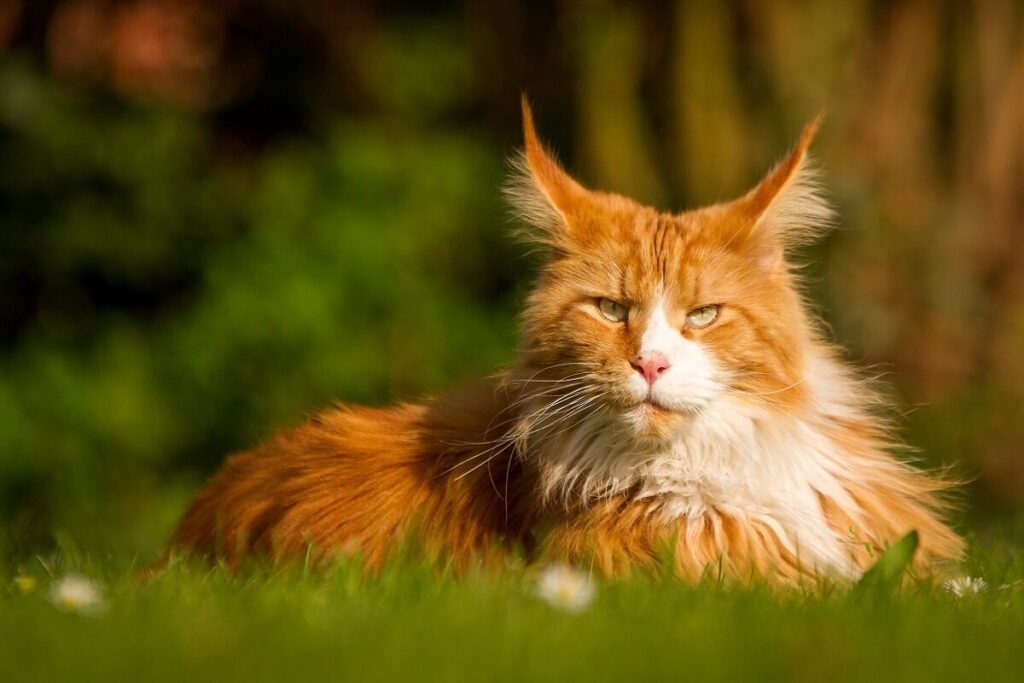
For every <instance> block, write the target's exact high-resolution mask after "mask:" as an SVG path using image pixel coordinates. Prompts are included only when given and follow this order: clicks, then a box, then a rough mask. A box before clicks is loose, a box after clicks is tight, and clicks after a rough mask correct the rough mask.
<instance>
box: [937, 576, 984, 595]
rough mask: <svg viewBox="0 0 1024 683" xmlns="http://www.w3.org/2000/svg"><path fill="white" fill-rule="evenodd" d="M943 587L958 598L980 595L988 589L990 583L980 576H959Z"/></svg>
mask: <svg viewBox="0 0 1024 683" xmlns="http://www.w3.org/2000/svg"><path fill="white" fill-rule="evenodd" d="M942 586H943V588H945V589H946V590H947V591H949V592H950V593H952V594H953V595H955V596H956V597H958V598H963V597H967V596H969V595H978V594H979V593H984V592H985V591H986V590H987V589H988V583H987V582H986V581H985V579H983V578H981V577H980V576H957V577H955V578H952V579H949V580H948V581H946V583H944V584H942Z"/></svg>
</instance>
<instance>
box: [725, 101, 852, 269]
mask: <svg viewBox="0 0 1024 683" xmlns="http://www.w3.org/2000/svg"><path fill="white" fill-rule="evenodd" d="M821 119H822V117H821V116H820V115H819V116H817V117H816V118H814V119H812V120H811V121H810V122H809V123H808V124H807V125H806V126H805V127H804V130H803V132H802V133H801V135H800V139H799V140H798V141H797V143H796V145H795V146H794V148H793V150H792V151H791V152H790V153H789V155H788V156H786V158H785V159H783V160H782V161H781V162H779V163H778V164H777V165H776V166H775V167H774V168H773V169H772V170H771V171H769V172H768V175H766V176H765V177H764V179H762V180H761V182H760V183H758V184H757V186H756V187H754V189H752V190H751V191H750V192H748V193H747V194H746V195H744V196H743V197H741V198H740V199H738V200H736V202H735V203H734V208H735V210H736V211H738V212H739V214H740V215H739V219H740V220H739V221H738V226H739V227H738V231H739V234H738V235H733V236H730V238H731V241H733V243H734V244H737V245H743V246H745V247H746V248H747V249H748V250H749V252H750V253H751V255H752V256H753V257H754V258H755V259H756V260H757V262H758V265H759V266H760V267H762V268H763V269H765V270H775V269H777V268H779V267H781V266H782V265H783V263H784V258H785V253H786V249H787V248H790V247H793V246H797V245H799V244H804V243H806V242H809V241H811V240H813V239H815V238H816V237H817V236H819V235H820V234H821V233H822V232H824V231H825V230H826V229H827V228H828V227H829V226H830V225H831V223H832V218H833V212H832V208H831V206H829V204H828V202H827V201H826V200H825V198H824V197H823V196H822V193H821V185H820V184H819V182H818V176H817V173H816V172H815V169H814V167H813V166H812V165H811V163H810V160H809V158H808V155H807V150H808V148H809V147H810V145H811V142H812V141H813V140H814V136H815V134H816V133H817V132H818V127H819V126H820V125H821Z"/></svg>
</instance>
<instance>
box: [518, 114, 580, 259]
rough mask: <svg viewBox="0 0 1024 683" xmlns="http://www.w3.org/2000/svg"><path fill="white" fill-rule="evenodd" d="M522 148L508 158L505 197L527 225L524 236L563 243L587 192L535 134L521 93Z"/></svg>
mask: <svg viewBox="0 0 1024 683" xmlns="http://www.w3.org/2000/svg"><path fill="white" fill-rule="evenodd" d="M522 108H523V150H522V151H521V152H520V153H519V154H517V155H516V156H515V157H513V158H512V159H511V165H512V173H511V175H510V178H509V180H508V182H507V183H506V185H505V188H504V189H505V196H506V197H507V199H508V201H509V204H510V205H511V206H512V208H513V210H514V211H515V212H516V214H517V215H518V217H519V218H520V219H521V220H522V221H523V222H524V223H525V224H526V225H527V226H528V227H527V232H526V233H525V235H524V236H525V237H526V238H527V239H529V240H530V241H534V242H540V243H542V244H546V245H548V246H551V247H555V248H559V247H562V246H565V243H566V240H567V239H568V237H569V234H570V232H571V231H572V226H573V224H574V222H576V219H577V218H578V217H579V216H580V215H581V214H582V213H583V212H585V211H586V210H587V207H588V206H590V205H591V193H590V191H589V190H587V189H586V188H585V187H583V186H582V185H580V184H579V183H578V182H576V180H574V179H573V178H572V177H571V176H570V175H569V174H568V173H566V172H565V171H564V170H563V169H562V167H561V166H560V165H559V163H558V161H557V160H556V159H555V158H554V156H553V155H552V154H551V153H550V152H549V151H548V150H547V149H546V148H545V147H544V144H543V143H542V142H541V141H540V139H539V138H538V137H537V131H536V129H534V126H533V113H532V112H531V111H530V103H529V102H528V101H527V100H526V95H523V96H522Z"/></svg>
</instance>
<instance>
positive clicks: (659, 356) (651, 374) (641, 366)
mask: <svg viewBox="0 0 1024 683" xmlns="http://www.w3.org/2000/svg"><path fill="white" fill-rule="evenodd" d="M629 364H630V365H632V366H633V368H634V369H635V370H636V371H637V372H639V373H640V374H641V375H643V376H644V379H645V380H647V386H654V383H655V382H657V381H658V378H659V377H661V376H662V375H664V374H665V372H666V371H667V370H668V369H669V368H670V367H672V364H671V363H669V362H668V358H666V357H665V354H663V353H658V352H657V351H653V352H651V353H639V354H637V355H636V357H634V358H633V360H631V361H629Z"/></svg>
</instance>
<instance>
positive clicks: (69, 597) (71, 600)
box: [50, 574, 103, 614]
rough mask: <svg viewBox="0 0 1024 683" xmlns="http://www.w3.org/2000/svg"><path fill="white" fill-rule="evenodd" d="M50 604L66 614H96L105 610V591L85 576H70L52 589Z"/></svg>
mask: <svg viewBox="0 0 1024 683" xmlns="http://www.w3.org/2000/svg"><path fill="white" fill-rule="evenodd" d="M50 602H52V603H53V604H54V606H56V607H57V609H59V610H62V611H64V612H74V613H77V614H95V613H96V612H99V611H100V610H101V609H102V608H103V591H102V590H101V589H100V587H99V585H98V584H97V583H96V582H94V581H90V580H89V579H87V578H85V577H84V576H78V575H77V574H68V575H67V576H65V577H63V578H61V579H59V580H58V581H56V582H55V583H54V584H53V585H52V586H51V587H50Z"/></svg>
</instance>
